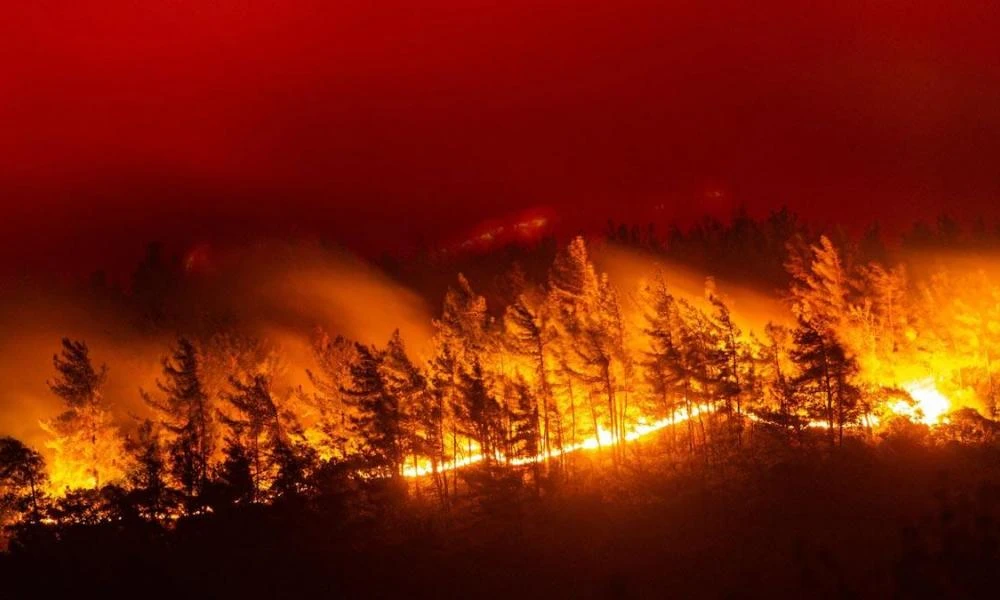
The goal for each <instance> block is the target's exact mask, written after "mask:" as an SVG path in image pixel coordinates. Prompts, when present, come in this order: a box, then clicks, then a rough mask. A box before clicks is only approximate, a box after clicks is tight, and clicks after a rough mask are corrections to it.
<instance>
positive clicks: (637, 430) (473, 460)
mask: <svg viewBox="0 0 1000 600" xmlns="http://www.w3.org/2000/svg"><path fill="white" fill-rule="evenodd" d="M712 410H714V409H713V407H711V406H707V405H706V406H700V407H699V406H695V407H693V408H692V409H691V411H690V412H688V411H687V410H686V409H678V410H676V411H675V412H674V413H673V414H672V415H671V416H669V417H666V418H663V419H659V420H655V421H649V420H645V419H640V420H639V421H638V422H637V423H635V424H634V425H632V426H631V427H630V428H629V429H628V431H626V432H625V434H624V436H623V440H624V441H625V442H634V441H636V440H638V439H640V438H643V437H645V436H647V435H650V434H651V433H654V432H657V431H660V430H662V429H666V428H667V427H670V426H671V425H678V424H680V423H684V422H685V421H688V420H689V419H693V418H695V417H697V416H698V415H700V414H704V413H709V412H712ZM613 443H614V435H613V434H612V433H611V432H610V431H608V430H607V429H604V428H600V429H598V431H597V435H594V436H591V437H589V438H587V439H585V440H583V441H580V442H577V443H575V444H572V445H568V446H563V447H562V448H555V449H552V450H550V451H549V452H539V453H538V454H536V455H535V456H527V457H518V458H512V459H510V460H509V461H508V460H507V458H506V457H505V456H504V455H503V453H497V456H496V457H495V458H496V460H497V461H498V462H502V463H508V464H511V465H514V466H524V465H530V464H535V463H540V462H544V461H545V460H548V459H552V458H558V457H559V456H563V455H566V454H571V453H573V452H578V451H580V450H597V449H599V448H607V447H610V446H611V445H612V444H613ZM484 459H485V457H484V456H483V455H482V454H472V455H470V456H466V457H463V458H459V459H456V460H451V461H447V462H445V463H442V464H439V465H438V466H437V472H439V473H440V472H445V471H454V470H456V469H461V468H464V467H468V466H471V465H474V464H477V463H480V462H482V461H483V460H484ZM434 472H435V471H434V467H433V465H432V464H431V463H430V462H429V461H424V462H423V463H418V464H417V465H411V466H408V467H405V468H404V469H403V476H405V477H423V476H425V475H430V474H432V473H434Z"/></svg>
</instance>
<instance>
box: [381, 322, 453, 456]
mask: <svg viewBox="0 0 1000 600" xmlns="http://www.w3.org/2000/svg"><path fill="white" fill-rule="evenodd" d="M379 371H380V374H381V376H382V379H383V381H384V382H385V390H386V393H387V394H388V395H389V396H390V397H392V398H395V401H396V403H397V404H398V406H399V412H400V436H401V437H402V441H401V445H402V448H403V452H404V454H407V455H409V456H412V458H413V461H414V466H417V462H418V459H419V458H420V457H425V458H427V459H428V460H429V461H430V462H431V464H432V467H433V470H434V472H437V466H438V464H439V463H440V457H441V452H442V439H441V431H442V427H441V412H440V410H438V407H437V406H436V403H435V402H434V401H433V399H432V398H431V396H430V394H429V391H428V386H427V378H426V377H425V376H424V374H423V373H421V372H420V369H418V368H417V366H416V365H414V364H413V362H412V361H411V360H410V358H409V356H407V354H406V346H405V344H404V343H403V338H402V336H401V335H400V333H399V330H398V329H397V330H395V331H394V332H393V334H392V337H391V338H390V339H389V343H388V344H387V345H386V349H385V353H384V355H383V359H382V363H381V365H380V369H379Z"/></svg>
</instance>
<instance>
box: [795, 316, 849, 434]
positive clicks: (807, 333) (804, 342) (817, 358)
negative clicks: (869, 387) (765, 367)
mask: <svg viewBox="0 0 1000 600" xmlns="http://www.w3.org/2000/svg"><path fill="white" fill-rule="evenodd" d="M791 358H792V360H793V361H794V362H795V364H796V365H797V367H798V370H799V372H798V375H797V376H796V378H795V380H794V383H795V385H796V386H797V387H798V388H799V389H800V390H802V391H803V392H804V393H805V394H806V396H807V397H808V398H810V399H811V401H812V402H811V406H812V412H813V414H816V415H818V416H821V417H822V418H824V419H825V420H826V422H827V427H828V431H829V437H830V444H831V445H834V444H842V443H843V440H844V425H845V424H848V423H850V422H853V420H854V417H855V411H856V408H857V401H858V398H859V392H858V389H857V388H856V387H855V386H854V385H853V383H852V380H853V377H854V376H855V374H856V373H857V365H856V363H855V362H854V361H853V360H852V359H851V358H849V357H848V356H847V353H846V351H845V349H844V347H843V346H842V345H841V344H840V343H838V342H837V340H836V339H835V338H833V337H832V336H830V335H824V333H823V332H822V331H820V330H818V329H817V328H816V327H815V326H814V325H813V323H812V322H811V321H807V320H805V319H804V318H802V317H800V318H799V324H798V327H797V328H796V329H795V332H794V348H793V350H792V352H791Z"/></svg>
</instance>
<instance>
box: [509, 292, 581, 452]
mask: <svg viewBox="0 0 1000 600" xmlns="http://www.w3.org/2000/svg"><path fill="white" fill-rule="evenodd" d="M504 326H505V333H506V341H507V345H508V346H509V347H510V349H511V350H512V351H513V352H514V354H516V355H518V356H521V357H523V358H524V359H526V360H527V362H528V364H529V365H530V368H531V374H532V378H531V380H532V381H533V382H534V386H533V387H534V395H535V397H536V398H537V399H538V400H537V403H538V404H540V415H539V418H540V422H539V423H538V424H536V427H540V429H541V439H542V446H543V448H542V449H543V451H544V453H545V457H546V461H548V460H549V457H550V456H551V454H552V450H553V447H552V435H551V431H552V427H553V425H554V423H553V422H552V420H554V419H552V420H550V419H551V416H552V415H551V413H552V412H553V407H552V406H551V405H552V403H553V395H552V387H551V385H550V384H549V373H548V368H547V367H546V360H547V359H548V355H549V352H550V351H549V349H548V344H549V342H550V338H551V336H552V329H551V325H550V324H549V323H548V316H547V313H546V312H545V305H544V304H542V305H541V306H537V305H536V304H535V303H533V302H531V300H529V298H528V296H527V295H525V294H521V295H520V296H518V298H517V300H516V301H515V302H514V304H512V305H510V306H508V307H507V310H506V312H505V313H504ZM517 393H518V394H519V393H520V390H519V391H518V392H517ZM569 400H570V414H571V415H572V416H571V420H572V421H575V413H576V410H575V409H576V406H575V402H574V400H573V398H572V395H571V394H570V399H569ZM572 421H571V424H570V427H571V428H572V430H574V431H575V425H576V424H575V422H572Z"/></svg>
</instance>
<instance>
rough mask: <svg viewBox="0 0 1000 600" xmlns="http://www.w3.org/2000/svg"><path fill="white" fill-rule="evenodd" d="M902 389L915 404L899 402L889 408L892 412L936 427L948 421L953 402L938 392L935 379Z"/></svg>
mask: <svg viewBox="0 0 1000 600" xmlns="http://www.w3.org/2000/svg"><path fill="white" fill-rule="evenodd" d="M902 387H903V389H904V390H906V392H907V393H908V394H909V395H910V397H911V398H912V399H913V403H912V404H911V403H908V402H906V401H905V400H899V401H898V402H895V403H893V404H891V405H890V406H889V409H890V410H891V411H892V412H894V413H895V414H897V415H900V416H904V417H908V418H909V419H910V420H912V421H915V422H918V423H923V424H925V425H936V424H938V423H941V422H943V421H944V420H945V419H946V415H947V413H948V412H949V411H950V410H951V401H950V400H949V399H948V398H947V397H946V396H945V395H944V394H942V393H941V392H940V391H939V390H938V388H937V385H936V384H935V382H934V378H933V377H927V378H925V379H920V380H917V381H911V382H909V383H907V384H904V385H903V386H902Z"/></svg>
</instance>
